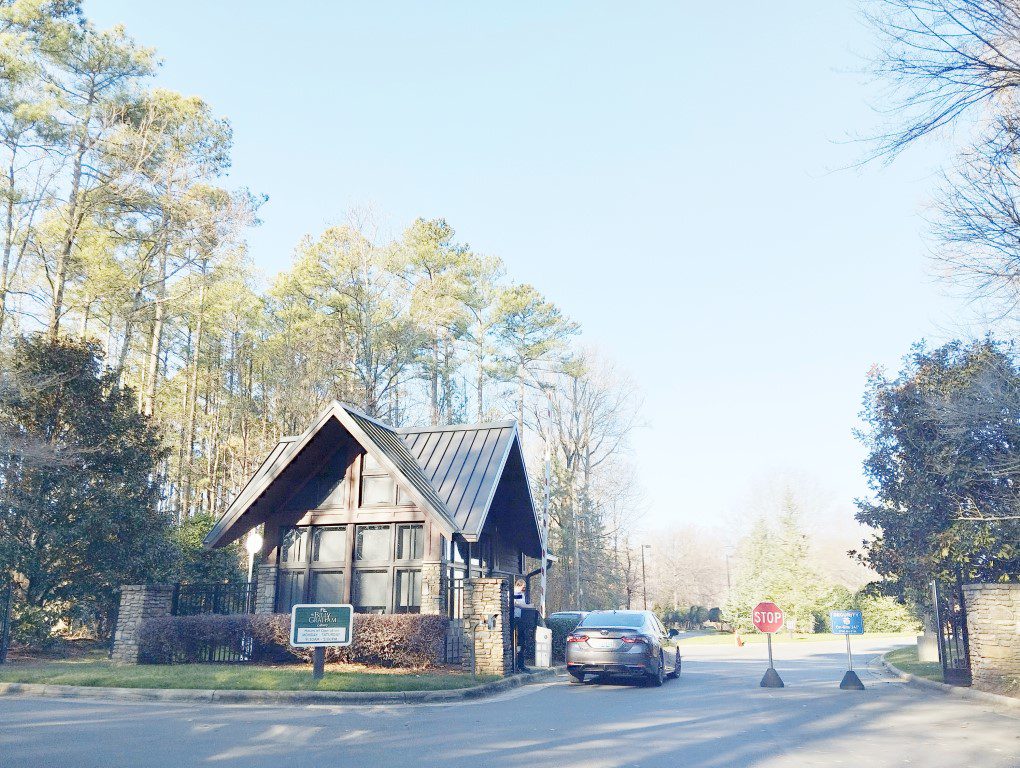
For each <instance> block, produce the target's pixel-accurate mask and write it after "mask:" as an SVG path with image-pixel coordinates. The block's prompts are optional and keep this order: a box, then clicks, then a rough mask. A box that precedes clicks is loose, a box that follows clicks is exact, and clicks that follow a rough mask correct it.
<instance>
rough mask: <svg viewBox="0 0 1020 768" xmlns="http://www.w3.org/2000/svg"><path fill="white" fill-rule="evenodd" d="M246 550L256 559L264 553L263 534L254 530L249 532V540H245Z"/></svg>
mask: <svg viewBox="0 0 1020 768" xmlns="http://www.w3.org/2000/svg"><path fill="white" fill-rule="evenodd" d="M244 548H245V549H246V550H247V551H248V554H249V555H251V556H252V557H254V556H255V555H257V554H258V553H259V552H261V551H262V534H260V533H259V532H258V531H256V530H254V529H252V530H251V531H249V532H248V538H246V539H245V540H244Z"/></svg>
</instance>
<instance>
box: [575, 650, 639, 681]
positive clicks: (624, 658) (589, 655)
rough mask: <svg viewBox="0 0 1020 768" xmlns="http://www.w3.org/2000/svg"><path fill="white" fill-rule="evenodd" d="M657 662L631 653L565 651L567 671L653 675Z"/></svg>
mask: <svg viewBox="0 0 1020 768" xmlns="http://www.w3.org/2000/svg"><path fill="white" fill-rule="evenodd" d="M658 667H659V660H658V658H656V657H654V656H649V655H648V654H647V653H636V652H632V651H578V650H575V649H573V648H568V649H567V671H569V672H585V673H589V672H590V673H600V674H614V673H615V674H620V675H623V674H627V675H641V674H649V675H654V674H656V673H657V672H658Z"/></svg>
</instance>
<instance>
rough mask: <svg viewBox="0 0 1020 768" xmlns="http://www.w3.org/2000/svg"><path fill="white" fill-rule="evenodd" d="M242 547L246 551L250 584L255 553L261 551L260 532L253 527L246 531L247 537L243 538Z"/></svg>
mask: <svg viewBox="0 0 1020 768" xmlns="http://www.w3.org/2000/svg"><path fill="white" fill-rule="evenodd" d="M244 548H245V549H246V550H247V551H248V583H249V584H251V577H252V574H253V572H254V570H255V555H257V554H258V553H259V552H261V551H262V534H260V533H259V532H258V531H257V530H255V529H254V528H252V529H251V530H250V531H248V538H246V539H245V540H244Z"/></svg>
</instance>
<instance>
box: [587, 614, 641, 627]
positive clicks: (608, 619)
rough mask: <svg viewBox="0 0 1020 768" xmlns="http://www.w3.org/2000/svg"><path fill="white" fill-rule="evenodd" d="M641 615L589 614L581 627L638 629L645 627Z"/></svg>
mask: <svg viewBox="0 0 1020 768" xmlns="http://www.w3.org/2000/svg"><path fill="white" fill-rule="evenodd" d="M644 623H645V617H644V614H641V613H589V614H588V615H587V616H585V617H584V620H583V621H582V622H581V623H580V625H579V626H582V627H627V628H634V629H637V628H638V627H642V626H644Z"/></svg>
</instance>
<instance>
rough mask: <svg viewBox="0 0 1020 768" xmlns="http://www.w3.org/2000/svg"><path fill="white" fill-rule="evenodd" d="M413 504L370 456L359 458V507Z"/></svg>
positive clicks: (390, 476) (365, 455)
mask: <svg viewBox="0 0 1020 768" xmlns="http://www.w3.org/2000/svg"><path fill="white" fill-rule="evenodd" d="M411 504H414V501H412V499H411V497H410V496H408V494H407V492H406V491H405V490H404V489H403V488H401V487H400V486H398V485H397V484H396V482H394V480H393V476H392V475H390V473H389V472H387V471H386V469H385V467H383V466H382V464H380V463H379V462H378V461H376V459H375V457H374V456H372V455H371V454H368V453H366V454H363V455H362V457H361V506H363V507H393V506H408V505H411Z"/></svg>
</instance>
